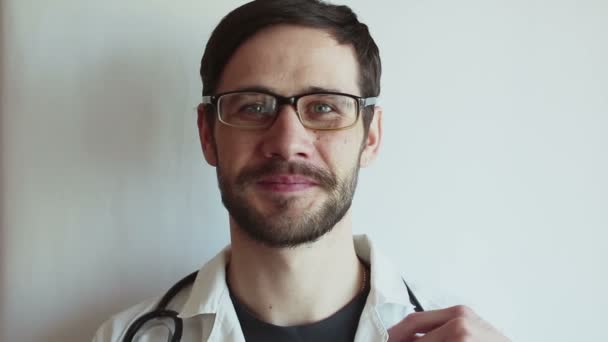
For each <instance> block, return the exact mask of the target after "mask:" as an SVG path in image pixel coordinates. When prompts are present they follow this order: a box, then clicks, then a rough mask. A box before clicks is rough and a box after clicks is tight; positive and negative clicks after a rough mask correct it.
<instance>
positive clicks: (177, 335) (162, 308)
mask: <svg viewBox="0 0 608 342" xmlns="http://www.w3.org/2000/svg"><path fill="white" fill-rule="evenodd" d="M197 274H198V272H193V273H191V274H189V275H188V276H187V277H185V278H184V279H182V280H180V281H178V282H177V283H175V285H173V286H171V288H170V289H169V291H167V293H165V295H164V296H163V297H162V298H161V299H160V301H159V302H158V304H157V305H156V307H155V308H154V310H152V311H150V312H148V313H146V314H144V315H142V316H140V317H139V318H137V319H136V320H135V321H134V322H133V323H132V324H131V325H130V326H129V328H127V332H126V333H125V337H124V338H123V342H132V341H133V338H134V337H135V334H137V332H138V331H139V329H141V327H142V326H143V325H144V324H146V323H147V322H149V321H151V320H153V319H161V318H170V319H172V320H173V322H174V324H175V331H174V332H173V336H172V337H171V340H170V342H180V340H181V339H182V333H183V330H184V327H183V325H184V322H183V320H182V319H181V318H179V317H178V314H179V313H178V312H177V311H173V310H168V309H167V306H168V305H169V302H170V301H171V300H172V299H173V298H175V296H177V294H178V293H179V292H180V291H181V290H183V289H184V288H186V286H188V285H191V284H193V283H194V279H196V275H197ZM403 284H404V285H405V288H407V294H408V296H409V297H410V303H412V305H414V311H416V312H421V311H424V309H423V308H422V305H420V302H419V301H418V298H416V296H415V295H414V293H413V292H412V290H410V287H409V286H407V283H406V282H405V280H403Z"/></svg>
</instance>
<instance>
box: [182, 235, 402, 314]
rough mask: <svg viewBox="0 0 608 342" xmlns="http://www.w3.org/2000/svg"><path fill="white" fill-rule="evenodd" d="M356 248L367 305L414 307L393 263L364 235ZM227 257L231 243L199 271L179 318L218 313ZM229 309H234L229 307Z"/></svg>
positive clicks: (225, 295)
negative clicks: (365, 270)
mask: <svg viewBox="0 0 608 342" xmlns="http://www.w3.org/2000/svg"><path fill="white" fill-rule="evenodd" d="M354 245H355V251H356V253H357V255H358V256H359V258H361V260H363V261H364V262H366V263H367V264H368V265H370V270H371V272H370V280H371V281H370V285H371V288H370V292H369V295H368V301H367V304H366V306H369V305H371V306H372V307H374V308H377V307H378V306H381V305H384V304H394V305H397V306H400V307H402V309H404V310H408V311H409V310H413V305H412V304H411V303H410V300H409V296H408V293H407V289H406V287H405V284H404V282H403V279H402V278H401V276H400V275H399V272H398V271H397V270H396V269H395V268H394V266H393V265H392V264H391V263H390V262H389V261H388V260H387V259H386V258H385V257H384V256H383V255H382V254H381V253H379V251H378V249H377V248H374V246H373V244H372V242H371V240H370V239H369V238H368V236H367V235H355V236H354ZM229 260H230V246H228V247H226V248H224V250H222V251H221V252H220V253H218V254H217V255H216V256H215V257H214V258H213V259H211V260H210V261H209V262H208V263H207V264H205V265H204V266H203V267H202V268H201V269H200V270H199V272H198V275H197V276H196V279H195V281H194V284H193V286H192V290H191V291H190V295H189V296H188V299H187V300H186V302H185V304H184V306H183V307H182V310H181V311H180V313H179V317H180V318H190V317H193V316H196V315H201V314H217V313H218V312H220V311H221V310H222V309H225V306H226V305H227V304H228V305H229V306H230V307H231V306H232V305H231V304H232V302H231V301H230V297H229V292H228V285H227V284H226V264H227V263H228V261H229ZM231 309H232V310H231V311H234V309H233V308H231Z"/></svg>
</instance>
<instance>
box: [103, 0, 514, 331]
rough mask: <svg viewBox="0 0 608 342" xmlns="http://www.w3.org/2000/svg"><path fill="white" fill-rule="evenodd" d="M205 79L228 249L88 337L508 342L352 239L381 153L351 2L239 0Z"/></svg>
mask: <svg viewBox="0 0 608 342" xmlns="http://www.w3.org/2000/svg"><path fill="white" fill-rule="evenodd" d="M201 77H202V80H203V95H204V96H203V103H202V104H201V105H200V106H199V108H198V114H199V116H198V128H199V133H200V141H201V145H202V150H203V154H204V156H205V159H206V161H207V162H208V163H209V164H210V165H211V166H214V167H215V168H216V170H217V178H218V183H219V188H220V191H221V195H222V201H223V203H224V205H225V207H226V208H227V210H228V213H229V222H230V237H231V245H230V246H229V247H228V248H227V249H226V250H224V251H223V252H221V253H220V254H219V255H218V256H217V257H215V258H214V259H213V260H211V261H210V262H208V263H207V264H206V265H205V266H203V268H202V269H201V270H200V271H199V272H198V274H197V275H196V279H188V280H186V282H185V284H182V285H180V286H178V287H177V288H176V291H175V292H176V293H175V294H173V293H172V294H171V295H170V296H168V297H167V299H165V300H162V301H161V304H160V305H158V302H159V300H158V298H157V299H155V300H152V301H149V302H145V303H142V304H140V305H138V306H135V307H133V308H131V309H130V310H128V311H125V312H123V313H121V314H119V315H117V316H115V317H114V318H113V319H111V320H110V321H108V322H106V323H105V324H104V325H103V326H102V327H101V328H100V329H99V331H98V332H97V334H96V336H95V339H94V341H97V342H102V341H103V342H106V341H123V340H131V339H132V338H133V337H134V336H135V337H141V338H143V337H144V336H145V337H147V338H149V340H156V339H158V340H159V341H160V340H163V341H167V334H168V332H167V329H166V327H165V325H166V326H169V328H170V330H171V331H172V334H173V335H174V336H173V338H174V340H178V339H179V338H181V340H182V341H243V340H247V341H353V340H354V341H387V340H388V339H389V336H390V340H391V341H421V342H432V341H507V339H506V338H505V337H503V336H502V335H501V334H500V333H498V332H497V331H496V330H495V329H494V328H492V327H491V326H490V325H489V324H487V323H485V322H484V321H483V320H481V319H480V318H479V317H477V316H476V315H475V313H473V312H472V311H471V310H470V309H468V308H466V307H463V306H457V307H452V308H446V309H440V310H433V311H426V312H416V313H415V312H414V311H415V309H416V308H418V309H419V310H420V309H421V308H420V306H421V305H420V303H419V302H418V301H417V299H416V297H415V294H410V293H409V291H408V288H407V287H406V284H405V282H404V281H403V279H402V278H401V276H400V275H399V274H398V273H397V272H396V271H395V270H394V268H393V267H392V266H391V265H390V264H389V263H388V262H387V261H385V260H383V259H382V257H381V256H380V255H378V253H377V250H375V249H374V248H373V247H372V246H371V244H370V242H369V241H368V239H367V238H366V237H356V238H355V239H354V240H353V236H352V231H351V210H350V207H351V201H352V198H353V194H354V191H355V188H356V184H357V175H358V170H359V168H360V167H364V166H367V165H369V164H370V163H371V162H372V161H373V160H374V158H375V157H376V155H377V154H378V148H379V146H380V141H381V137H382V110H381V108H379V107H377V106H375V105H374V104H375V100H376V97H377V96H378V95H379V93H380V58H379V53H378V48H377V46H376V44H375V43H374V41H373V39H372V38H371V36H370V35H369V32H368V30H367V27H366V26H365V25H364V24H361V23H360V22H359V21H358V20H357V18H356V16H355V14H353V13H352V11H351V10H350V9H349V8H348V7H345V6H334V5H329V4H326V3H322V2H319V1H316V0H258V1H253V2H251V3H248V4H246V5H243V6H241V7H240V8H238V9H236V10H234V11H233V12H231V13H230V14H228V16H226V17H225V18H224V19H223V20H222V21H221V22H220V24H219V25H218V27H217V28H216V29H215V30H214V32H213V34H212V36H211V38H210V40H209V42H208V44H207V47H206V50H205V53H204V56H203V59H202V63H201ZM193 277H194V275H193ZM191 282H192V283H191ZM172 292H173V291H172ZM165 307H167V308H169V309H171V310H173V311H174V313H172V312H167V311H166V310H165ZM155 308H157V309H159V310H157V311H154V309H155ZM424 309H427V310H428V309H432V308H431V307H425V308H424ZM163 310H165V311H163ZM151 311H153V312H156V313H158V315H160V316H163V317H168V318H165V319H164V320H165V322H164V323H163V324H160V323H159V320H155V319H149V318H153V316H155V315H156V314H149V312H151ZM146 315H149V316H146ZM180 335H181V336H180ZM155 338H156V339H155ZM163 338H164V339H163ZM142 340H146V339H142ZM146 341H147V340H146Z"/></svg>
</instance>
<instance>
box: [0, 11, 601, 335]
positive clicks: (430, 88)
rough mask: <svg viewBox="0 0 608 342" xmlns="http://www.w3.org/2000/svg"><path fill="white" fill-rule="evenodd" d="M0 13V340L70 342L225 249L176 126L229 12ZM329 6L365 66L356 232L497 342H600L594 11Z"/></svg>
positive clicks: (208, 194)
mask: <svg viewBox="0 0 608 342" xmlns="http://www.w3.org/2000/svg"><path fill="white" fill-rule="evenodd" d="M0 1H2V6H3V8H2V17H1V25H2V26H1V33H2V53H1V59H0V63H1V64H0V72H1V73H0V77H1V82H0V86H1V88H0V90H1V96H2V100H1V105H2V107H1V108H2V112H1V113H2V115H1V117H0V118H1V125H0V128H1V134H2V136H1V147H2V152H1V153H2V154H1V155H2V159H1V164H0V167H1V168H0V176H1V178H0V180H1V182H0V188H1V189H2V197H1V198H0V217H1V218H2V222H1V225H0V252H1V254H0V296H1V297H0V307H1V308H2V326H0V333H3V334H4V336H0V340H1V341H3V342H4V341H6V342H26V341H32V342H42V341H45V342H46V341H52V342H54V341H57V342H59V341H87V340H89V339H90V337H91V335H92V334H93V332H94V330H95V328H96V327H97V326H98V325H99V324H100V323H101V322H102V321H103V320H105V319H106V318H107V317H108V316H109V315H110V314H111V313H113V312H116V311H118V310H120V309H122V308H124V307H126V306H128V305H130V304H132V303H135V302H138V301H140V300H142V299H144V298H147V297H150V296H153V295H156V294H159V293H160V292H163V291H164V290H165V289H166V288H167V287H168V286H170V285H171V284H172V283H173V282H174V281H175V280H176V279H178V278H180V277H181V276H182V275H184V274H186V273H188V272H190V271H191V270H194V269H195V268H198V266H200V265H201V264H202V263H203V262H204V261H206V260H207V259H208V258H210V257H211V256H212V255H214V254H215V253H216V252H217V251H218V250H219V249H220V248H221V247H222V246H223V245H224V244H225V243H227V241H228V234H227V224H226V217H225V216H226V215H225V212H224V210H223V207H222V206H221V204H220V202H219V195H218V191H217V189H216V184H215V174H214V170H213V169H211V168H210V167H207V166H206V165H205V164H204V161H203V159H202V156H201V154H200V152H199V146H198V143H197V138H196V130H195V116H194V108H195V106H196V104H197V103H198V101H199V99H200V96H199V94H200V82H199V79H198V72H197V71H198V65H199V61H200V57H201V55H202V51H203V48H204V44H205V42H206V39H207V38H208V36H209V33H210V30H211V29H212V28H213V27H214V25H215V24H217V22H218V21H219V19H220V18H221V16H223V15H224V14H226V13H227V12H228V11H229V10H230V9H232V8H234V7H235V6H236V5H237V4H240V3H242V1H221V2H220V1H202V0H198V1H186V0H184V1H179V2H172V1H161V0H154V1H151V0H145V1H144V0H139V1H135V0H133V1H121V0H105V1H78V0H55V1H42V0H39V1H33V0H28V1H24V0H0ZM345 3H346V4H349V5H352V6H353V7H354V8H355V9H356V10H358V12H359V13H360V14H361V17H362V18H363V19H364V20H365V21H367V22H368V24H369V25H370V27H371V29H372V32H373V34H374V36H375V38H376V40H377V41H378V43H379V45H380V48H381V53H382V57H383V62H384V78H383V93H382V95H383V97H382V104H383V106H384V108H385V132H384V133H385V136H384V145H383V150H382V155H381V157H380V159H379V160H378V162H377V163H376V164H375V165H374V166H373V167H371V168H369V169H367V170H365V171H363V172H362V175H361V178H362V179H361V181H360V188H359V191H358V193H357V198H356V203H355V218H356V227H355V228H356V231H357V232H365V233H369V234H370V235H371V236H372V237H374V238H375V240H376V241H377V243H378V244H379V245H380V246H382V247H383V249H384V250H385V252H386V254H388V255H390V256H391V257H393V258H394V259H395V261H396V262H397V263H398V264H399V265H400V268H401V269H402V271H403V272H404V274H405V275H406V277H407V278H408V279H413V280H415V281H417V282H418V283H422V284H429V285H430V286H432V287H433V288H437V289H439V290H441V293H445V294H449V295H453V296H456V297H457V298H460V299H461V300H462V301H464V302H465V303H468V304H470V305H472V306H473V307H474V308H476V309H477V310H478V311H479V312H480V313H481V314H483V315H484V316H486V317H487V318H488V319H489V320H491V321H492V322H493V323H494V324H495V325H497V326H499V327H501V328H502V329H504V330H505V331H506V332H507V333H508V334H509V335H510V336H511V337H512V338H513V339H514V340H516V341H574V340H576V341H600V340H604V341H605V340H608V332H606V331H605V330H604V329H603V326H604V321H605V317H606V314H605V308H606V307H607V306H608V296H606V294H605V293H604V292H605V290H606V289H607V288H608V271H607V270H608V267H606V260H608V249H607V248H606V247H605V245H606V240H607V238H608V233H607V232H606V231H607V228H608V210H607V206H608V195H607V194H608V181H607V179H606V174H608V157H607V155H608V154H607V153H606V149H607V147H608V137H607V136H606V134H605V133H604V131H606V129H607V128H608V96H607V94H606V90H607V89H608V66H607V63H606V60H608V39H606V36H607V34H608V21H607V20H606V18H607V17H608V3H607V2H606V1H601V0H596V1H593V0H576V1H575V0H557V1H555V0H554V1H549V0H544V1H541V0H536V1H531V0H527V1H524V0H517V1H516V0H513V1H488V0H465V1H448V0H443V1H439V0H435V1H432V0H427V1H421V0H410V1H374V2H369V1H364V0H358V1H346V2H345Z"/></svg>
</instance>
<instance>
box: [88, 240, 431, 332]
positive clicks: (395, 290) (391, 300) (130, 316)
mask: <svg viewBox="0 0 608 342" xmlns="http://www.w3.org/2000/svg"><path fill="white" fill-rule="evenodd" d="M354 242H355V250H356V253H357V255H358V256H359V257H360V258H361V259H362V260H364V261H366V262H367V263H368V264H369V265H370V270H371V288H370V292H369V295H368V297H367V301H366V303H365V307H364V308H363V312H362V313H361V318H360V320H359V326H358V327H357V333H356V336H355V342H370V341H373V342H375V341H387V340H388V332H387V329H388V328H390V327H392V326H393V325H395V324H396V323H398V322H399V321H400V320H401V319H403V318H404V317H405V316H407V315H408V314H410V313H412V312H414V307H413V305H412V304H411V303H410V301H409V296H408V293H407V289H406V288H405V285H404V284H403V280H402V278H401V275H400V274H399V273H398V272H397V271H396V269H395V268H394V267H393V266H392V264H391V263H390V262H389V261H388V260H386V259H385V258H384V257H383V256H382V255H381V254H380V253H378V250H377V249H374V247H373V246H372V243H371V241H370V240H369V238H368V237H367V236H365V235H359V236H355V237H354ZM229 258H230V247H226V249H224V250H223V251H222V252H220V253H219V254H218V255H217V256H215V257H214V258H213V259H212V260H210V261H209V262H208V263H207V264H205V265H204V266H203V267H202V268H201V269H200V271H199V273H198V275H197V277H196V280H195V282H194V284H193V285H192V286H190V287H189V288H188V289H184V290H183V291H181V292H180V293H179V294H178V295H177V296H176V297H175V299H174V300H173V301H172V302H171V303H170V306H169V308H170V309H172V310H175V311H177V312H179V317H180V318H182V319H183V321H184V329H183V336H182V341H183V342H191V341H196V342H237V341H238V342H244V341H245V338H244V337H243V332H242V331H241V327H240V324H239V321H238V318H237V315H236V312H235V309H234V306H233V304H232V301H231V299H230V295H229V292H228V286H227V285H226V280H225V279H226V273H225V270H226V263H227V262H228V260H229ZM408 285H409V286H410V288H411V289H412V291H413V292H414V294H415V295H416V297H417V298H418V300H419V301H420V302H421V304H422V307H423V308H424V309H425V310H429V309H436V308H438V306H437V305H436V304H434V302H433V301H430V300H429V299H428V297H425V296H424V294H423V293H421V291H419V290H418V289H417V287H416V286H412V282H411V281H408ZM159 299H160V297H158V298H154V299H151V300H148V301H145V302H143V303H140V304H138V305H135V306H133V307H132V308H130V309H128V310H126V311H123V312H121V313H119V314H117V315H115V316H113V317H111V318H110V319H109V320H108V321H106V322H105V323H104V324H103V325H102V326H101V327H100V328H99V329H98V330H97V333H96V334H95V337H94V338H93V342H119V341H122V339H123V337H124V334H125V332H126V330H127V328H128V326H129V325H130V324H131V323H132V322H133V321H134V320H135V319H136V318H137V317H139V316H141V315H142V314H144V313H146V312H149V311H151V310H153V309H154V306H155V305H156V303H157V302H158V300H159ZM158 323H159V322H156V324H150V325H146V326H144V327H143V329H141V330H140V333H139V334H138V335H136V338H135V339H134V341H140V342H144V341H145V342H157V341H158V342H160V341H162V342H166V341H167V328H166V327H165V326H163V325H162V324H158ZM168 326H172V325H171V324H169V325H168Z"/></svg>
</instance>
